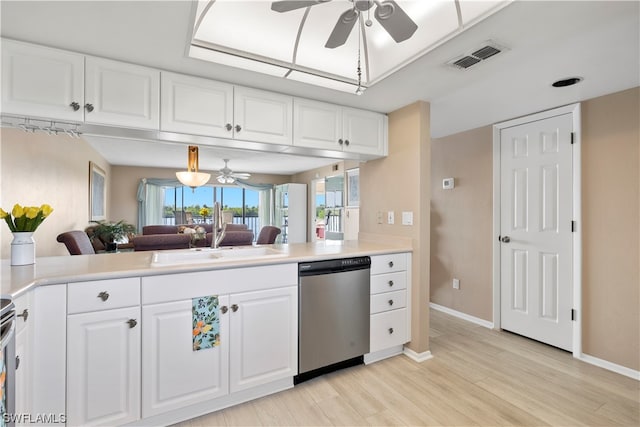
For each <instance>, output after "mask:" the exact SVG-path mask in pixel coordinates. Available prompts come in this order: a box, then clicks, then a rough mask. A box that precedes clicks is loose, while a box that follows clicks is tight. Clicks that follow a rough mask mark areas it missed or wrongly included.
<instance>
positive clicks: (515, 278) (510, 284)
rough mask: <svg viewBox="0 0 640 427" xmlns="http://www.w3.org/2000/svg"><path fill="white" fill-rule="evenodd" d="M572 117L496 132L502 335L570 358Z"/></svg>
mask: <svg viewBox="0 0 640 427" xmlns="http://www.w3.org/2000/svg"><path fill="white" fill-rule="evenodd" d="M572 131H573V122H572V115H571V114H564V115H559V116H555V117H551V118H547V119H543V120H539V121H534V122H530V123H525V124H522V125H519V126H513V127H509V128H504V129H502V130H501V131H500V163H501V164H500V170H501V183H500V184H501V185H500V187H501V188H500V199H501V212H500V221H501V224H500V238H501V242H502V243H501V250H500V261H501V262H500V265H501V279H500V280H501V283H500V288H501V295H500V301H501V313H500V316H501V327H502V328H503V329H506V330H509V331H512V332H515V333H517V334H520V335H524V336H527V337H530V338H533V339H535V340H538V341H542V342H545V343H548V344H551V345H553V346H556V347H560V348H562V349H565V350H569V351H570V350H572V332H573V331H572V321H571V309H572V300H573V298H572V295H573V294H572V292H573V285H572V280H573V278H572V267H573V265H572V262H573V261H572V259H573V253H572V250H573V247H572V235H571V231H572V227H571V225H572V223H571V221H572V219H573V218H572V215H573V214H572V199H573V194H572V191H573V189H572V188H573V187H572V186H573V183H572V167H573V166H572V145H571V132H572Z"/></svg>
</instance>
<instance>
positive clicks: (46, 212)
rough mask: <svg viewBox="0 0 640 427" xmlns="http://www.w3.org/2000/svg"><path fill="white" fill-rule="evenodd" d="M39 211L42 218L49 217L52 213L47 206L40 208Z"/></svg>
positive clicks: (50, 208)
mask: <svg viewBox="0 0 640 427" xmlns="http://www.w3.org/2000/svg"><path fill="white" fill-rule="evenodd" d="M40 210H41V211H42V217H43V218H46V217H48V216H49V215H51V212H53V208H52V207H51V206H49V205H42V206H40Z"/></svg>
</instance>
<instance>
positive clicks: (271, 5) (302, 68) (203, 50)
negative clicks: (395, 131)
mask: <svg viewBox="0 0 640 427" xmlns="http://www.w3.org/2000/svg"><path fill="white" fill-rule="evenodd" d="M510 2H511V0H500V1H496V0H493V1H492V0H488V1H473V0H438V1H428V0H307V1H304V0H277V1H273V2H270V1H243V0H208V1H199V2H197V6H196V13H195V18H194V25H193V33H192V39H191V43H190V46H189V56H190V57H192V58H197V59H202V60H206V61H210V62H215V63H218V64H222V65H227V66H231V67H236V68H242V69H247V70H251V71H256V72H259V73H264V74H269V75H272V76H278V77H282V78H286V79H290V80H296V81H300V82H303V83H308V84H313V85H318V86H323V87H326V88H329V89H334V90H340V91H345V92H351V93H356V89H358V88H360V89H361V90H364V89H366V88H367V87H371V86H372V85H374V84H376V83H377V82H379V81H381V80H382V79H384V78H385V77H387V76H389V75H390V74H392V73H394V72H395V71H398V70H399V69H401V68H403V67H404V66H406V65H408V64H409V63H411V62H413V61H414V60H416V59H417V58H419V57H421V56H422V55H424V54H426V53H427V52H429V51H431V50H433V49H434V48H436V47H437V46H439V45H441V44H442V43H444V42H446V41H447V40H449V39H451V38H452V37H454V36H456V35H458V34H460V33H461V32H463V31H464V30H466V29H468V28H470V27H471V26H473V25H475V24H476V23H478V22H480V21H482V20H483V19H485V18H487V17H488V16H490V15H492V14H493V13H495V12H497V11H498V10H500V9H501V8H503V7H505V6H507V5H508V4H509V3H510ZM371 15H373V16H371ZM371 18H374V20H372V19H371ZM354 28H355V31H354ZM360 53H361V55H360ZM358 62H360V63H361V64H360V67H358ZM358 69H359V71H360V73H357V72H355V71H356V70H358Z"/></svg>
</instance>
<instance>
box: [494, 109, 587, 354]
mask: <svg viewBox="0 0 640 427" xmlns="http://www.w3.org/2000/svg"><path fill="white" fill-rule="evenodd" d="M563 114H572V117H573V133H574V138H573V157H572V161H573V174H572V178H573V220H574V221H576V228H575V232H574V233H572V234H573V268H572V275H573V283H572V286H573V309H574V310H575V319H574V320H575V321H574V322H573V357H576V358H579V357H581V356H582V207H581V206H582V195H581V189H582V185H581V168H580V166H581V165H580V159H581V155H580V149H581V134H582V132H581V126H580V123H581V121H580V104H579V103H578V104H571V105H566V106H564V107H559V108H554V109H553V110H548V111H543V112H540V113H536V114H532V115H529V116H526V117H520V118H517V119H513V120H509V121H506V122H502V123H497V124H495V125H493V237H492V238H493V325H494V326H493V327H494V328H495V329H500V327H501V323H500V242H498V235H499V234H500V203H501V202H500V131H501V130H502V129H504V128H508V127H512V126H518V125H521V124H524V123H529V122H533V121H537V120H543V119H547V118H550V117H555V116H560V115H563ZM566 226H567V227H568V226H569V224H567V225H566Z"/></svg>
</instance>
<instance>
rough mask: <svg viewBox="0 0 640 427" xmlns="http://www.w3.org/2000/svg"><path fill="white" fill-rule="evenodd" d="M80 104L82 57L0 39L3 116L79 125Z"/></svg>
mask: <svg viewBox="0 0 640 427" xmlns="http://www.w3.org/2000/svg"><path fill="white" fill-rule="evenodd" d="M73 103H77V107H78V108H77V109H74V107H73V106H72V104H73ZM83 103H84V57H83V56H82V55H77V54H74V53H69V52H63V51H59V50H56V49H49V48H46V47H40V46H34V45H31V44H27V43H20V42H14V41H11V40H5V39H3V40H2V112H3V113H5V114H18V115H25V116H29V117H45V118H50V119H58V120H69V121H76V122H81V121H82V120H83V119H84V111H83V110H82V105H83Z"/></svg>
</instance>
